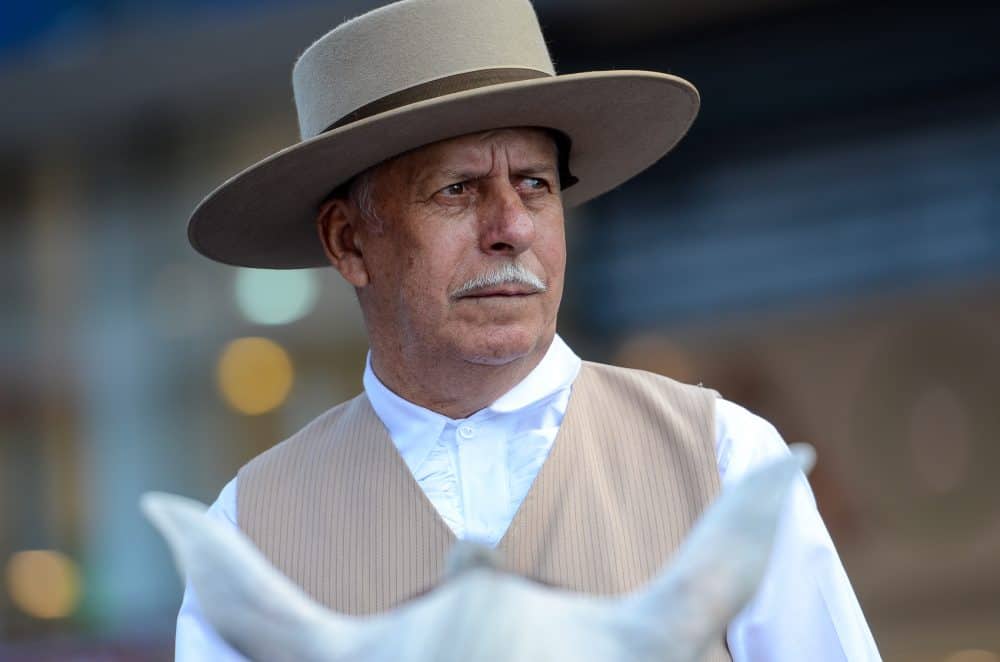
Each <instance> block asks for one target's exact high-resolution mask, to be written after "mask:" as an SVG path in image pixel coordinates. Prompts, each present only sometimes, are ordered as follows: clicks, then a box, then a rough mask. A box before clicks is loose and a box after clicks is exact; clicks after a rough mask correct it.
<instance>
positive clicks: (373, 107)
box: [320, 67, 552, 133]
mask: <svg viewBox="0 0 1000 662" xmlns="http://www.w3.org/2000/svg"><path fill="white" fill-rule="evenodd" d="M551 77H552V76H551V74H548V73H546V72H544V71H538V70H537V69H522V68H519V67H510V68H499V67H498V68H496V69H477V70H475V71H467V72H465V73H461V74H454V75H451V76H445V77H444V78H437V79H435V80H432V81H428V82H426V83H420V84H419V85H414V86H413V87H408V88H406V89H404V90H400V91H399V92H393V93H392V94H389V95H387V96H384V97H382V98H381V99H376V100H375V101H372V102H371V103H367V104H365V105H364V106H361V107H360V108H358V109H357V110H354V111H352V112H350V113H348V114H347V115H344V116H343V117H341V118H340V119H339V120H337V121H336V122H334V123H333V124H331V125H330V126H328V127H326V128H325V129H323V130H322V131H320V133H326V132H327V131H332V130H333V129H338V128H340V127H342V126H344V125H347V124H351V123H352V122H357V121H358V120H363V119H365V118H367V117H372V116H373V115H378V114H379V113H384V112H387V111H390V110H395V109H397V108H402V107H403V106H409V105H410V104H414V103H417V102H419V101H426V100H428V99H435V98H437V97H442V96H445V95H446V94H454V93H456V92H465V91H467V90H474V89H477V88H480V87H488V86H490V85H501V84H503V83H515V82H518V81H524V80H533V79H535V78H551Z"/></svg>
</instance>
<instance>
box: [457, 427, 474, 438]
mask: <svg viewBox="0 0 1000 662" xmlns="http://www.w3.org/2000/svg"><path fill="white" fill-rule="evenodd" d="M458 434H459V436H461V437H462V439H472V438H473V437H475V436H476V428H474V427H472V426H471V425H461V426H459V428H458Z"/></svg>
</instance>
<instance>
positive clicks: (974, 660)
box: [944, 649, 1000, 662]
mask: <svg viewBox="0 0 1000 662" xmlns="http://www.w3.org/2000/svg"><path fill="white" fill-rule="evenodd" d="M944 662H1000V655H997V654H996V653H992V652H990V651H987V650H981V649H968V650H962V651H956V652H954V653H952V654H951V655H949V656H948V657H946V658H945V660H944Z"/></svg>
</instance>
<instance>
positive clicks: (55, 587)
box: [5, 549, 80, 619]
mask: <svg viewBox="0 0 1000 662" xmlns="http://www.w3.org/2000/svg"><path fill="white" fill-rule="evenodd" d="M5 574H6V579H7V592H8V593H9V594H10V599H11V602H13V603H14V604H15V605H17V607H18V608H19V609H20V610H21V611H23V612H25V613H26V614H30V615H31V616H34V617H36V618H46V619H50V618H63V617H65V616H68V615H69V614H71V613H72V612H73V610H74V609H76V605H77V603H78V602H79V600H80V573H79V571H78V569H77V566H76V563H75V562H74V561H73V560H72V559H71V558H69V557H68V556H66V555H65V554H63V553H61V552H57V551H53V550H45V549H34V550H26V551H23V552H17V553H16V554H14V555H13V556H11V557H10V560H8V561H7V568H6V573H5Z"/></svg>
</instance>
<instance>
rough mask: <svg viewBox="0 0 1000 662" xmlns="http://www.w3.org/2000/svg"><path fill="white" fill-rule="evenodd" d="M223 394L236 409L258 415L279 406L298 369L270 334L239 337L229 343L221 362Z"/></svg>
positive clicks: (219, 367) (220, 384)
mask: <svg viewBox="0 0 1000 662" xmlns="http://www.w3.org/2000/svg"><path fill="white" fill-rule="evenodd" d="M217 376H218V384H219V390H220V391H221V392H222V396H223V398H225V400H226V402H227V403H229V405H230V406H231V407H232V408H233V409H235V410H236V411H238V412H240V413H243V414H247V415H251V416H252V415H256V414H263V413H266V412H269V411H272V410H273V409H276V408H277V407H279V406H281V404H282V403H283V402H284V401H285V398H286V397H288V392H289V391H290V390H291V388H292V382H293V380H294V371H293V368H292V360H291V358H289V356H288V352H286V351H285V349H284V348H283V347H281V345H279V344H277V343H276V342H274V341H272V340H268V339H267V338H259V337H249V338H238V339H237V340H234V341H232V342H230V343H229V344H228V345H226V347H225V349H223V351H222V354H221V356H220V357H219V363H218V373H217Z"/></svg>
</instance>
